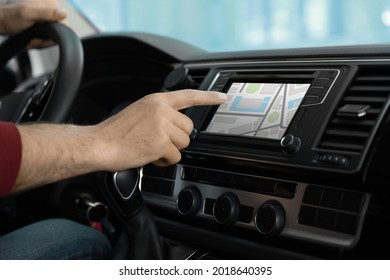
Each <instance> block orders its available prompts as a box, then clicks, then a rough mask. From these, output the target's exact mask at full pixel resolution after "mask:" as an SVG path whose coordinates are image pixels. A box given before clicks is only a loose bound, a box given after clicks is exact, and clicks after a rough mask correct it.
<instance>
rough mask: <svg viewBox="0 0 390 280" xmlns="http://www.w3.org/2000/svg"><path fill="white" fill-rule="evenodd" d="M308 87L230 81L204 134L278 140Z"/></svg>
mask: <svg viewBox="0 0 390 280" xmlns="http://www.w3.org/2000/svg"><path fill="white" fill-rule="evenodd" d="M309 87H310V84H298V83H252V82H249V83H242V82H233V83H232V84H231V85H230V87H229V89H228V91H227V95H228V102H227V103H225V104H223V105H221V106H219V108H218V109H217V111H216V113H215V115H214V116H213V117H212V119H211V122H210V123H209V125H208V126H207V128H206V130H205V131H204V132H205V133H212V134H228V135H236V136H246V137H256V138H265V139H281V138H282V137H283V134H284V133H285V131H286V129H287V127H288V125H289V124H290V122H291V120H292V118H293V117H294V115H295V113H296V111H297V109H298V107H299V105H300V104H301V101H302V99H303V98H304V96H305V94H306V92H307V91H308V89H309Z"/></svg>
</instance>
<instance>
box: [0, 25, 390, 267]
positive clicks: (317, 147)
mask: <svg viewBox="0 0 390 280" xmlns="http://www.w3.org/2000/svg"><path fill="white" fill-rule="evenodd" d="M42 36H45V37H46V36H48V37H49V38H50V39H52V40H53V41H55V43H57V44H58V47H53V48H56V50H57V48H58V55H59V56H58V57H59V59H58V61H56V65H57V66H56V67H55V69H54V71H50V72H48V73H43V74H42V75H38V76H34V75H32V70H31V69H32V66H31V64H32V63H33V62H34V60H33V59H32V58H31V54H30V55H29V52H27V51H26V45H27V43H28V42H29V40H30V39H31V38H34V37H42ZM11 58H12V59H11ZM0 59H1V60H0V67H1V72H0V87H1V88H0V93H1V99H0V100H1V110H0V119H1V120H6V121H12V122H16V123H25V122H54V123H74V124H79V125H92V124H96V123H99V122H101V121H102V120H104V119H106V118H107V117H109V116H111V115H113V114H115V113H116V112H118V111H119V110H121V109H123V108H124V107H125V106H127V105H130V104H131V103H133V102H134V101H136V100H138V99H140V98H141V97H143V96H145V95H147V94H150V93H155V92H169V91H174V90H179V89H186V88H191V89H199V90H212V91H220V92H224V93H226V94H227V95H228V100H229V101H228V102H227V103H226V104H223V105H221V106H199V107H193V108H188V109H185V110H182V113H183V114H185V115H187V116H188V117H190V118H191V120H192V121H193V123H194V131H193V133H192V134H191V135H190V137H191V143H190V145H189V146H188V147H187V148H185V149H184V150H182V159H181V161H180V162H178V163H177V164H175V165H173V166H169V167H165V168H162V167H157V166H154V165H153V164H148V165H146V166H141V167H139V168H137V169H130V170H122V171H118V172H115V173H112V172H105V171H100V172H95V173H91V174H87V175H83V176H79V177H76V178H70V179H67V180H63V181H60V182H56V183H53V184H51V185H48V186H42V187H40V188H38V189H34V190H30V191H26V192H23V193H19V194H17V195H13V196H10V197H7V198H2V199H1V200H0V233H1V234H4V233H6V232H9V231H11V230H14V229H16V228H19V227H21V226H23V225H26V224H29V223H32V222H35V221H39V220H42V219H47V218H52V217H63V218H67V219H71V220H74V221H77V222H80V223H84V224H87V225H91V226H95V227H96V228H97V229H98V230H101V231H103V232H104V234H106V235H107V237H108V238H109V240H110V241H111V242H112V244H113V247H114V249H115V255H114V257H115V258H117V259H188V260H195V259H196V260H198V259H204V260H213V259H215V260H224V259H229V260H231V259H296V260H308V259H388V258H389V257H390V253H389V252H388V251H387V250H385V248H388V247H389V246H390V243H389V238H388V231H387V230H386V228H387V227H388V226H387V225H388V224H389V222H390V190H389V188H388V185H389V183H388V181H387V179H388V178H387V175H388V174H387V172H389V171H390V165H389V164H388V162H387V157H388V156H389V154H390V146H389V144H388V143H389V141H390V108H389V101H390V99H389V94H390V48H389V45H388V44H367V45H348V46H328V47H306V48H289V49H267V50H250V51H227V52H208V51H206V50H204V49H201V48H199V47H197V46H194V45H192V44H189V43H185V42H183V41H180V40H177V39H174V38H170V37H167V36H162V35H157V34H151V33H143V32H117V33H111V32H100V33H97V34H93V35H89V36H85V37H82V38H80V37H79V36H77V35H76V34H75V33H74V31H73V30H72V28H71V27H67V26H63V25H61V24H58V23H51V24H47V23H43V24H38V25H36V26H34V27H33V28H32V29H30V30H27V31H26V32H23V33H22V34H19V35H16V36H13V37H10V38H8V39H7V40H6V41H4V42H3V43H2V44H1V46H0ZM10 60H11V61H10ZM9 61H10V62H9Z"/></svg>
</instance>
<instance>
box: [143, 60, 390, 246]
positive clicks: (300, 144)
mask: <svg viewBox="0 0 390 280" xmlns="http://www.w3.org/2000/svg"><path fill="white" fill-rule="evenodd" d="M388 64H389V61H387V60H383V61H376V62H375V63H373V62H372V61H370V60H359V61H353V60H348V61H316V62H307V61H301V62H264V63H236V64H235V63H231V64H226V65H223V64H221V65H218V64H210V65H189V67H192V68H193V69H195V70H196V68H200V67H205V66H207V75H206V76H205V77H204V79H203V81H202V82H201V85H200V89H203V90H212V91H220V92H224V93H226V94H227V96H228V102H227V103H225V104H223V105H220V106H199V107H193V108H190V109H187V110H186V111H185V114H186V115H187V116H188V117H190V118H191V119H192V121H193V123H194V128H195V131H196V134H195V137H194V139H193V140H192V142H191V144H190V146H189V147H188V148H186V149H185V150H183V151H182V161H181V162H180V163H179V164H177V165H175V166H171V167H167V168H157V167H154V166H152V165H148V166H145V167H144V168H143V170H142V176H143V177H142V182H141V189H142V192H143V195H144V197H145V201H146V202H147V203H148V204H150V205H153V206H154V207H157V208H160V209H163V210H166V211H168V212H170V213H175V214H176V215H178V216H181V217H186V218H188V219H193V220H200V221H203V222H206V223H210V224H212V225H215V226H217V227H221V228H239V229H243V230H247V231H250V232H253V233H256V234H258V235H259V236H261V237H267V238H268V237H269V238H273V239H277V238H287V239H293V240H299V241H302V242H307V243H308V244H310V243H311V244H319V245H321V244H322V245H327V246H331V247H334V248H341V249H347V248H353V247H354V246H355V245H356V244H357V243H358V241H359V238H360V235H361V233H362V229H363V227H364V220H365V216H366V213H367V209H368V206H369V204H370V200H371V191H370V189H369V187H368V186H367V184H366V179H367V176H366V175H367V170H368V160H369V159H368V157H367V153H368V151H369V150H370V149H372V148H371V144H372V141H373V139H374V136H375V135H376V134H377V133H378V130H379V128H380V126H381V124H382V120H383V118H384V115H385V114H386V111H387V107H388V101H387V95H386V94H383V93H382V91H381V89H380V88H379V87H376V85H377V84H378V83H377V80H378V77H377V76H378V75H383V74H381V73H382V69H383V66H384V65H388ZM190 73H191V71H190ZM377 74H378V75H377ZM375 75H377V76H375ZM368 92H369V95H367V94H368Z"/></svg>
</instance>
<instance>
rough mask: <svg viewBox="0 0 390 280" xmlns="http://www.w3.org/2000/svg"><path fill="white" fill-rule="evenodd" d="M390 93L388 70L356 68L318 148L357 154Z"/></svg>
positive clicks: (383, 68) (377, 120)
mask: <svg viewBox="0 0 390 280" xmlns="http://www.w3.org/2000/svg"><path fill="white" fill-rule="evenodd" d="M389 94H390V68H385V67H364V68H360V70H359V72H358V73H357V75H356V77H355V79H354V81H353V82H352V84H351V86H350V87H349V89H348V90H347V92H346V94H345V96H344V97H343V99H342V100H341V102H340V104H339V105H338V107H337V109H336V111H335V112H334V114H333V117H332V119H331V121H330V122H329V123H328V125H327V127H326V130H325V132H324V134H323V136H322V139H321V142H320V145H319V147H320V148H324V149H331V150H341V151H349V152H361V151H362V150H363V149H364V148H365V146H366V144H367V141H368V139H369V138H370V136H371V135H372V134H373V133H374V131H373V129H374V127H375V126H376V124H377V123H378V122H379V116H380V114H381V112H382V110H383V107H384V105H385V104H386V103H387V100H388V98H389Z"/></svg>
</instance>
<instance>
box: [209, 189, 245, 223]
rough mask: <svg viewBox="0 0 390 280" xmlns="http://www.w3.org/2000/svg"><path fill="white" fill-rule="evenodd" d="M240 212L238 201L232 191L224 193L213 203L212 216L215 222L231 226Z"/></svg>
mask: <svg viewBox="0 0 390 280" xmlns="http://www.w3.org/2000/svg"><path fill="white" fill-rule="evenodd" d="M239 213H240V201H239V200H238V198H237V196H236V195H235V194H234V193H230V192H228V193H224V194H222V195H221V196H220V197H218V198H217V200H216V201H215V203H214V207H213V216H214V219H215V221H216V222H217V223H219V224H222V225H226V226H232V225H234V223H235V222H236V221H237V218H238V215H239Z"/></svg>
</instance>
